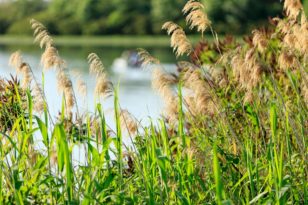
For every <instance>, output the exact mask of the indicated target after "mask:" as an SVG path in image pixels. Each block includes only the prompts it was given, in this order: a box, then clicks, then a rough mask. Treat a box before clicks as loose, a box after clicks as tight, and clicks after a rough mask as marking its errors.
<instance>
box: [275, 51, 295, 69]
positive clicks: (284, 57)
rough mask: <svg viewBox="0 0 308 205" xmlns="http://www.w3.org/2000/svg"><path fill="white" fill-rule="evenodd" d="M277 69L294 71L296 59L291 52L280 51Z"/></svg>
mask: <svg viewBox="0 0 308 205" xmlns="http://www.w3.org/2000/svg"><path fill="white" fill-rule="evenodd" d="M278 65H279V67H280V68H281V69H282V70H284V71H287V70H288V69H291V70H294V69H296V67H297V66H296V57H295V56H294V54H293V53H292V52H291V51H282V52H281V53H280V55H279V57H278Z"/></svg>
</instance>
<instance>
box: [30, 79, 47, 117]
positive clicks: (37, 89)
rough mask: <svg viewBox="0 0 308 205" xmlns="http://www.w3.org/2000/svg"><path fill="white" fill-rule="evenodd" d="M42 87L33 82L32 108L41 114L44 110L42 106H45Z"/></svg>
mask: <svg viewBox="0 0 308 205" xmlns="http://www.w3.org/2000/svg"><path fill="white" fill-rule="evenodd" d="M42 93H43V91H42V88H41V86H40V85H38V84H35V86H34V88H33V93H32V95H33V102H34V105H33V109H34V111H36V112H37V113H39V114H41V113H42V112H43V111H44V107H45V101H44V97H43V96H42Z"/></svg>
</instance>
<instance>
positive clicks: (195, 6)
mask: <svg viewBox="0 0 308 205" xmlns="http://www.w3.org/2000/svg"><path fill="white" fill-rule="evenodd" d="M182 11H183V13H184V14H187V16H186V22H187V24H189V25H190V29H193V28H195V27H196V28H197V30H198V31H199V32H201V33H204V31H205V30H206V28H207V27H208V26H210V25H211V21H210V20H209V19H208V17H207V15H206V13H204V5H203V4H202V3H200V2H199V1H196V0H189V1H188V2H187V3H186V5H185V6H184V8H183V10H182Z"/></svg>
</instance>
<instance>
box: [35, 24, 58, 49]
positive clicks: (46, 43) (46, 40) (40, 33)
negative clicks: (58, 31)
mask: <svg viewBox="0 0 308 205" xmlns="http://www.w3.org/2000/svg"><path fill="white" fill-rule="evenodd" d="M30 24H31V27H32V29H33V30H34V42H38V43H39V44H40V47H41V48H43V47H45V48H48V47H50V46H52V45H53V44H54V42H53V39H52V37H51V36H50V34H49V32H48V30H47V29H46V27H45V26H44V25H43V24H42V23H41V22H39V21H37V20H35V19H31V20H30Z"/></svg>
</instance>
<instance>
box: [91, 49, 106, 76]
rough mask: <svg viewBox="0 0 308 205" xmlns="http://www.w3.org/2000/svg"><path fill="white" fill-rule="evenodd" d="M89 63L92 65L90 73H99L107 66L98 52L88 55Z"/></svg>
mask: <svg viewBox="0 0 308 205" xmlns="http://www.w3.org/2000/svg"><path fill="white" fill-rule="evenodd" d="M88 63H89V65H90V73H91V74H95V75H99V74H101V73H102V72H104V70H105V66H104V64H103V62H102V61H101V59H100V58H99V57H98V55H97V54H96V53H90V54H89V55H88Z"/></svg>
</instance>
